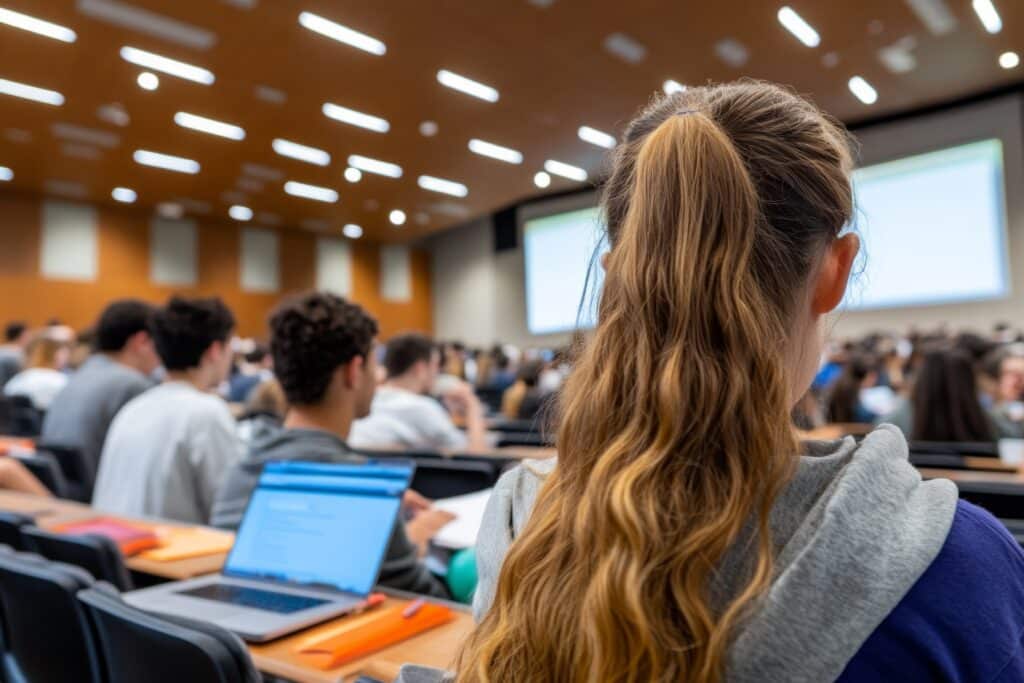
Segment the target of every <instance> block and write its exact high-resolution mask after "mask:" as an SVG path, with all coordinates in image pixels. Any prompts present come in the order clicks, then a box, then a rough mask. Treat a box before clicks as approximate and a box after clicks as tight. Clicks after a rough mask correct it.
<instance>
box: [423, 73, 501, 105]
mask: <svg viewBox="0 0 1024 683" xmlns="http://www.w3.org/2000/svg"><path fill="white" fill-rule="evenodd" d="M437 82H438V83H440V84H441V85H443V86H445V87H446V88H451V89H452V90H458V91H459V92H464V93H466V94H467V95H472V96H473V97H479V98H480V99H481V100H486V101H488V102H497V101H498V91H497V90H495V89H494V88H492V87H491V86H489V85H484V84H483V83H478V82H477V81H474V80H471V79H469V78H466V77H465V76H460V75H459V74H456V73H452V72H451V71H448V70H447V69H441V70H440V71H438V72H437Z"/></svg>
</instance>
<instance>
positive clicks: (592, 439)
mask: <svg viewBox="0 0 1024 683" xmlns="http://www.w3.org/2000/svg"><path fill="white" fill-rule="evenodd" d="M852 165H853V161H852V158H851V152H850V147H849V143H848V140H847V138H846V134H845V131H843V130H842V129H841V128H840V127H839V126H838V125H837V124H835V123H834V122H833V121H831V120H830V119H829V118H827V117H826V116H825V115H823V114H822V113H821V112H820V111H819V110H818V109H817V108H815V107H814V106H813V105H812V104H810V103H809V102H807V101H805V100H803V99H801V98H800V97H798V96H796V95H795V94H793V93H792V92H790V91H788V90H784V89H782V88H779V87H776V86H772V85H769V84H765V83H760V82H753V81H744V82H740V83H735V84H728V85H720V86H706V87H696V88H690V89H688V90H686V91H685V92H681V93H676V94H673V95H670V96H667V97H664V98H660V99H659V100H657V101H655V102H654V103H653V104H652V105H651V106H650V107H648V108H647V109H646V110H645V111H644V112H643V113H642V114H641V115H640V116H639V117H638V118H637V119H636V120H635V121H634V122H633V123H632V124H631V125H630V126H629V127H628V128H627V129H626V131H625V134H624V137H623V140H622V141H621V142H620V144H619V146H618V149H617V151H616V153H615V157H614V163H613V167H612V171H611V175H610V177H609V178H608V181H607V182H606V184H605V187H604V193H605V194H604V217H605V224H606V226H607V232H608V235H607V237H608V244H609V245H610V251H609V252H608V253H607V254H606V255H604V257H603V259H602V262H603V265H604V268H605V279H604V284H603V290H602V293H601V299H600V305H599V312H598V323H597V327H596V329H595V330H594V332H593V335H592V336H591V338H590V339H588V341H587V344H586V347H585V348H584V349H583V350H582V352H581V353H580V354H579V355H578V357H577V359H576V362H575V367H574V369H573V373H572V375H571V376H570V378H569V380H568V382H567V383H566V385H565V387H564V389H563V392H562V396H561V400H560V405H559V409H560V410H559V412H560V419H561V425H560V430H559V434H558V459H557V461H554V460H553V461H550V462H545V463H539V464H537V463H535V464H527V465H524V466H522V467H521V468H520V469H518V470H515V471H513V472H512V473H510V474H507V475H506V476H505V478H504V479H503V480H502V481H501V483H500V484H499V485H498V487H497V488H496V490H495V493H494V496H493V498H492V500H491V502H490V505H489V508H488V510H487V513H486V515H485V522H484V525H483V527H482V528H481V531H480V535H479V538H478V541H477V560H478V567H479V574H480V583H479V586H478V588H477V598H476V600H477V601H476V608H477V609H476V611H477V617H478V618H479V619H480V623H479V625H478V626H477V629H476V631H475V632H474V633H473V634H472V635H471V636H470V637H469V639H468V641H467V642H466V645H465V648H464V650H463V652H462V656H461V658H460V659H459V660H458V662H456V669H457V670H456V672H455V675H456V678H457V679H458V680H460V681H463V682H464V683H472V682H482V681H559V682H561V681H665V682H667V681H701V682H702V683H705V682H710V683H715V682H717V681H730V682H734V681H735V682H740V683H748V682H749V683H754V682H758V683H760V682H769V683H775V682H779V683H782V682H786V683H790V682H797V683H803V682H807V683H812V682H813V683H817V682H819V681H834V680H840V681H843V682H844V683H849V682H852V681H857V682H858V683H859V682H861V681H863V682H865V683H866V682H868V681H968V680H969V681H993V682H994V681H1011V680H1012V681H1019V680H1024V648H1022V646H1021V633H1022V632H1024V553H1022V551H1021V549H1020V547H1019V546H1018V545H1017V544H1016V543H1015V542H1014V540H1013V538H1012V537H1011V536H1010V535H1009V534H1008V533H1007V531H1006V530H1005V528H1001V526H1000V525H999V523H998V522H997V521H996V520H995V519H994V518H993V517H992V516H991V515H989V514H988V513H986V512H984V511H982V510H980V509H979V508H975V507H973V506H970V505H967V504H964V503H958V501H957V491H956V487H955V486H954V485H953V484H952V483H951V482H949V481H944V480H936V481H928V482H922V481H921V477H920V475H919V474H918V473H917V471H916V470H915V469H914V468H913V467H912V466H911V465H910V464H909V463H908V462H907V445H906V441H905V440H904V438H903V435H902V434H901V433H900V432H899V431H898V430H897V429H896V428H895V427H891V426H883V427H880V428H878V429H877V430H876V431H875V432H873V433H872V434H870V435H868V436H867V437H866V438H865V439H864V441H863V442H862V443H861V444H859V445H858V444H857V443H855V442H854V441H853V440H852V439H849V440H846V441H843V442H838V443H831V444H822V445H815V446H812V447H811V448H810V449H809V451H807V452H806V453H805V454H804V455H803V456H801V455H800V453H801V448H800V446H799V444H798V443H797V441H796V434H795V432H794V430H793V426H792V422H791V410H792V408H793V406H794V405H795V404H796V403H797V402H798V401H799V400H800V397H801V396H802V395H803V394H804V393H805V392H806V391H807V389H808V387H809V386H810V384H811V382H812V380H813V378H814V375H815V372H816V370H817V366H818V359H819V358H820V356H821V349H822V340H823V336H824V331H825V328H826V325H827V316H828V314H829V313H830V312H831V311H832V310H834V309H835V308H836V307H837V306H838V305H839V303H840V302H841V301H842V299H843V296H844V294H845V291H846V285H847V280H848V278H849V274H850V270H851V266H852V264H853V261H854V258H855V256H856V254H857V251H858V248H859V241H858V238H857V235H855V234H852V233H848V232H846V231H845V228H846V226H847V225H848V223H849V221H850V220H851V218H852V216H853V191H852V186H851V182H850V175H849V174H850V170H851V168H852ZM442 676H443V674H441V673H440V672H437V671H426V670H423V669H413V668H408V669H406V670H404V671H403V672H402V675H401V679H400V680H402V681H405V682H407V683H412V682H413V681H417V682H418V681H429V680H435V681H436V680H440V679H441V678H442Z"/></svg>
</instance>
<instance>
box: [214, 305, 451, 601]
mask: <svg viewBox="0 0 1024 683" xmlns="http://www.w3.org/2000/svg"><path fill="white" fill-rule="evenodd" d="M270 329H271V342H270V347H271V354H272V355H273V357H274V371H275V373H276V374H277V378H278V381H280V383H281V387H282V389H284V393H285V396H286V397H287V399H288V403H289V410H288V415H287V417H286V418H285V423H284V428H283V429H276V430H270V431H269V432H268V433H266V434H264V435H262V436H261V437H260V438H258V439H257V440H256V441H255V442H254V443H253V444H252V446H251V448H250V450H249V453H248V455H247V456H246V457H245V459H244V460H243V461H242V462H240V463H239V464H237V465H236V466H234V467H232V468H231V469H230V471H229V472H228V474H227V477H226V478H225V480H224V483H223V484H222V486H221V488H220V490H219V491H218V493H217V496H216V498H215V500H214V505H213V512H212V516H211V520H210V522H211V524H213V525H214V526H218V527H223V528H227V529H236V528H238V526H239V525H240V524H241V521H242V516H243V514H244V513H245V508H246V505H247V504H248V502H249V497H250V496H251V495H252V492H253V490H254V489H255V488H256V483H257V481H258V479H259V476H260V472H261V470H262V469H263V464H264V463H266V462H268V461H270V460H305V461H311V462H350V461H356V460H362V459H363V458H362V456H360V455H358V454H356V453H354V452H352V451H351V450H350V449H349V447H348V445H347V444H346V442H345V440H346V439H347V438H348V433H349V430H350V429H351V426H352V421H353V420H355V419H356V418H359V417H364V416H366V415H367V413H368V412H369V410H370V403H371V401H372V400H373V395H374V391H375V389H376V386H377V379H376V373H377V363H376V356H375V354H374V353H373V350H374V338H375V337H376V335H377V322H376V321H375V320H374V319H373V318H371V317H370V316H369V315H367V314H366V312H365V311H363V309H362V308H360V307H359V306H357V305H355V304H350V303H348V302H346V301H345V300H344V299H341V298H340V297H337V296H334V295H333V294H327V293H315V292H314V293H309V294H306V295H304V296H302V297H299V298H297V299H294V300H292V301H289V302H286V303H284V304H283V305H282V306H281V307H279V308H278V309H277V311H275V312H274V314H273V315H272V316H271V319H270ZM404 507H405V509H406V511H407V512H409V511H411V512H415V513H416V514H415V517H414V518H413V519H412V520H411V521H410V522H409V523H407V524H406V523H403V522H402V521H401V520H399V521H398V522H396V523H395V527H394V529H393V530H392V534H391V541H390V544H389V545H388V550H387V554H386V556H385V559H384V564H383V566H382V568H381V572H380V583H381V584H382V585H385V586H389V587H391V588H397V589H401V590H406V591H411V592H414V593H422V594H425V595H433V596H438V597H447V595H448V592H447V590H446V588H445V587H444V584H443V583H442V582H441V581H440V580H439V579H437V578H436V577H435V576H434V575H432V574H431V573H430V572H429V571H428V570H427V568H426V566H425V565H424V564H423V563H422V562H421V561H420V554H421V550H423V549H425V547H426V543H427V541H428V540H429V538H430V537H431V536H432V534H433V533H436V531H437V530H438V529H439V528H440V527H441V526H443V524H444V523H446V522H448V521H450V520H451V516H450V515H449V514H448V513H445V512H442V511H440V510H432V509H430V506H429V503H428V502H427V501H425V500H424V499H423V498H421V497H420V496H418V495H416V494H415V493H413V492H409V493H408V494H407V495H406V498H405V501H404ZM352 552H359V549H358V548H352Z"/></svg>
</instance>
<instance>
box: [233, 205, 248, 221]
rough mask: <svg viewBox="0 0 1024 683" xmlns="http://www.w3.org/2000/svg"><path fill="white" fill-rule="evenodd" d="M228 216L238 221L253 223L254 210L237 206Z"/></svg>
mask: <svg viewBox="0 0 1024 683" xmlns="http://www.w3.org/2000/svg"><path fill="white" fill-rule="evenodd" d="M228 215H229V216H231V217H232V218H234V219H235V220H236V221H243V222H244V221H251V220H252V209H250V208H249V207H248V206H241V205H240V204H235V205H234V206H232V207H231V208H230V209H228Z"/></svg>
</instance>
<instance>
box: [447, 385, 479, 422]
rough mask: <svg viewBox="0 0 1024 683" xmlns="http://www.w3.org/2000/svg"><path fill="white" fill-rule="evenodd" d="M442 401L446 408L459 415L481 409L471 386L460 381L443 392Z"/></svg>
mask: <svg viewBox="0 0 1024 683" xmlns="http://www.w3.org/2000/svg"><path fill="white" fill-rule="evenodd" d="M443 398H444V402H445V405H446V406H448V410H450V411H451V412H453V413H457V414H460V415H468V414H470V413H473V412H477V411H482V410H483V407H482V406H481V404H480V399H478V398H477V397H476V392H475V391H473V387H472V386H471V385H470V384H468V383H466V382H460V383H459V384H457V385H455V386H453V387H452V388H451V389H449V390H448V391H446V392H445V393H444V397H443Z"/></svg>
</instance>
